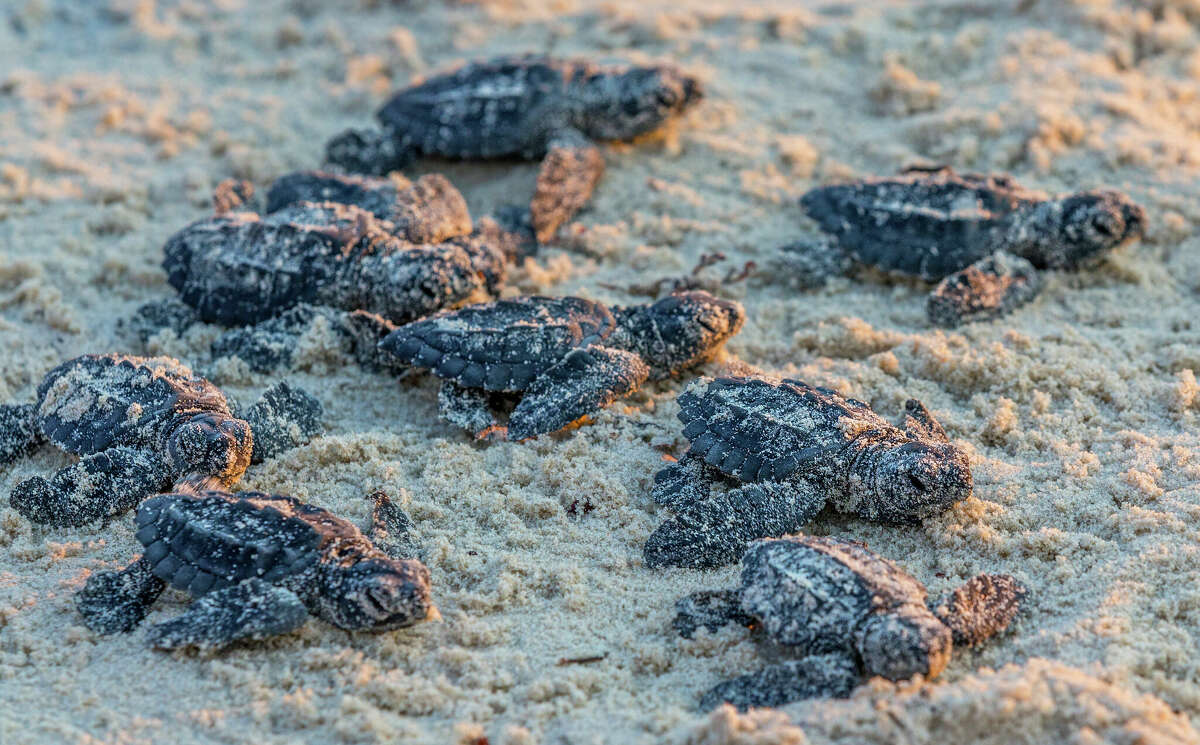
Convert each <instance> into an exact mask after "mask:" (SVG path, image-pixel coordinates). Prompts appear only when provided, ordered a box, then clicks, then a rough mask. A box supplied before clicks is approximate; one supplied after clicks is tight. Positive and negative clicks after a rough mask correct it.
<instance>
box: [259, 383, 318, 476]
mask: <svg viewBox="0 0 1200 745" xmlns="http://www.w3.org/2000/svg"><path fill="white" fill-rule="evenodd" d="M324 413H325V409H324V407H322V406H321V402H320V401H318V400H317V399H316V397H314V396H313V395H312V394H311V393H309V392H308V391H306V390H304V389H303V388H296V387H293V386H291V385H288V383H287V382H286V381H280V382H278V383H276V384H275V385H273V386H271V387H270V388H268V389H267V391H266V392H265V393H263V395H262V398H260V399H259V400H258V403H256V404H254V405H253V406H251V407H250V408H249V409H248V410H247V411H246V412H245V414H244V415H243V416H242V418H243V419H245V420H246V421H247V422H249V423H250V430H251V431H252V432H253V433H254V452H253V454H251V456H250V462H251V463H261V462H263V461H264V460H268V459H270V458H274V457H275V456H276V455H279V454H280V453H282V452H284V451H285V450H290V449H292V448H294V447H297V446H299V445H303V444H304V443H306V442H308V441H309V440H311V439H312V438H314V437H316V436H317V435H319V434H321V432H323V431H324V427H322V426H321V416H322V415H323V414H324Z"/></svg>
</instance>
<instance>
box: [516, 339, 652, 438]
mask: <svg viewBox="0 0 1200 745" xmlns="http://www.w3.org/2000/svg"><path fill="white" fill-rule="evenodd" d="M648 377H650V368H648V367H646V363H644V362H642V359H641V358H640V357H638V356H637V355H636V354H633V353H632V352H626V351H624V350H621V349H610V348H608V347H600V346H591V347H588V348H587V349H575V350H572V351H571V353H570V354H568V355H567V356H566V357H564V358H563V359H562V361H561V362H558V363H557V364H555V365H553V366H551V367H550V368H549V369H547V370H546V371H545V372H543V373H542V374H541V375H539V376H538V377H537V378H535V379H534V381H533V382H532V383H531V384H530V386H529V389H528V390H526V391H525V394H524V395H523V396H522V397H521V402H520V403H518V404H517V407H516V408H515V409H513V412H512V415H511V416H509V418H508V439H510V440H524V439H526V438H528V437H536V436H538V435H543V434H546V433H548V432H555V431H557V430H560V429H562V428H563V427H565V426H567V425H568V424H570V423H571V422H573V421H575V420H576V419H579V418H580V417H583V416H586V415H587V414H590V413H592V412H593V411H596V410H598V409H603V408H604V407H605V406H608V405H609V404H611V403H612V402H613V401H615V400H616V399H618V398H620V397H622V396H627V395H629V394H630V393H633V392H634V391H636V390H637V389H638V387H639V386H641V384H642V383H644V382H645V381H646V378H648Z"/></svg>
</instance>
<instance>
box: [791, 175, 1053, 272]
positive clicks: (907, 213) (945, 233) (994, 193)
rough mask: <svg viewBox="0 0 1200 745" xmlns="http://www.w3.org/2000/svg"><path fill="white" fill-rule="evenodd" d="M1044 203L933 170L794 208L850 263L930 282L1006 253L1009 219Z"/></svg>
mask: <svg viewBox="0 0 1200 745" xmlns="http://www.w3.org/2000/svg"><path fill="white" fill-rule="evenodd" d="M1048 198H1049V197H1048V196H1047V195H1046V194H1044V193H1041V192H1034V191H1028V190H1026V189H1023V188H1021V187H1020V186H1018V185H1017V184H1016V183H1015V182H1014V181H1012V179H1010V178H1008V177H1005V176H983V175H977V174H962V175H959V174H956V173H954V172H953V171H951V170H950V169H939V170H935V171H915V172H910V173H906V174H903V175H900V176H896V177H894V178H882V179H864V180H861V181H855V182H852V183H847V184H835V185H831V186H823V187H819V188H816V189H813V190H811V191H809V192H808V193H807V194H805V195H804V196H803V197H802V198H801V199H800V204H801V206H802V207H803V208H804V210H805V212H806V213H807V214H808V216H809V217H811V218H812V219H813V220H815V221H816V222H817V224H818V225H819V226H820V227H821V229H822V230H824V231H825V232H826V233H829V234H831V235H832V236H834V237H835V238H836V239H837V240H838V242H839V243H840V244H841V247H842V248H843V249H845V250H846V251H847V252H848V253H849V254H850V255H851V256H852V257H853V258H854V259H855V260H856V261H860V262H862V263H864V264H870V265H872V266H877V267H879V268H881V269H886V270H889V271H896V272H900V273H903V274H909V275H912V276H916V277H920V278H922V279H925V280H930V281H932V280H937V279H941V278H942V277H945V276H946V275H948V274H950V273H952V272H956V271H958V270H960V269H963V268H964V267H966V266H968V265H969V264H973V263H974V262H976V261H978V260H979V259H981V258H983V257H984V256H987V255H988V254H990V253H991V252H992V251H994V250H998V249H1002V248H1004V247H1005V246H1003V245H998V243H997V241H998V240H999V239H1001V238H1002V237H1003V236H1004V235H1005V234H1006V232H1007V226H1008V221H1009V219H1010V218H1011V216H1012V215H1013V214H1014V213H1015V212H1017V211H1018V210H1022V209H1027V208H1028V207H1030V206H1031V205H1033V204H1036V203H1037V202H1040V201H1044V200H1046V199H1048Z"/></svg>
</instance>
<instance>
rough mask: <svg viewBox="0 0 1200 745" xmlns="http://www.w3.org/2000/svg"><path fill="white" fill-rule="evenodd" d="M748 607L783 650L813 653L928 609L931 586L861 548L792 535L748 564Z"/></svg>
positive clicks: (764, 546) (751, 555)
mask: <svg viewBox="0 0 1200 745" xmlns="http://www.w3.org/2000/svg"><path fill="white" fill-rule="evenodd" d="M742 567H743V568H742V585H741V588H740V592H741V607H742V611H743V612H745V613H746V614H747V615H749V616H751V617H753V618H757V619H758V620H759V621H760V622H761V623H762V625H763V630H764V631H765V632H766V633H767V634H768V635H769V636H770V637H771V638H772V639H774V640H775V641H777V642H779V643H780V644H787V645H793V646H801V647H803V648H804V649H805V650H806V653H808V652H813V653H820V652H831V651H836V650H838V649H844V648H846V647H847V646H848V644H849V643H850V640H851V638H852V634H853V632H854V630H855V628H856V627H857V626H858V625H859V624H860V623H861V621H863V620H864V619H865V618H866V617H867V616H868V615H870V614H871V613H873V612H886V611H889V610H892V609H895V608H900V607H904V606H921V607H923V606H924V604H925V596H926V593H925V587H924V585H922V584H921V583H920V582H918V581H917V580H916V578H914V577H913V576H912V575H910V574H909V573H908V572H906V571H904V570H903V569H901V568H900V567H899V566H897V565H896V564H894V563H892V562H890V561H888V560H887V559H884V558H882V557H880V556H878V555H876V554H874V553H872V552H871V551H869V550H868V549H867V548H866V547H865V546H863V545H862V544H859V543H854V542H851V541H846V540H842V539H840V538H834V537H818V536H791V537H787V538H783V539H778V540H769V541H760V542H758V543H755V544H754V545H752V546H751V547H750V549H749V550H748V551H747V552H746V554H745V556H744V557H743V559H742Z"/></svg>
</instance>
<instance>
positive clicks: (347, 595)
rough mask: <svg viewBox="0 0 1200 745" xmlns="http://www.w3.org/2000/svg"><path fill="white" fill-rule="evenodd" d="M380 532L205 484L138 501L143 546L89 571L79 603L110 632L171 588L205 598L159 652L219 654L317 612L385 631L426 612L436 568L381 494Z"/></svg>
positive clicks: (129, 626)
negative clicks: (105, 568) (128, 560)
mask: <svg viewBox="0 0 1200 745" xmlns="http://www.w3.org/2000/svg"><path fill="white" fill-rule="evenodd" d="M373 496H374V498H375V499H376V500H377V501H376V507H375V511H374V515H373V518H372V519H373V525H372V528H371V530H369V531H368V532H367V534H364V533H363V532H362V531H360V530H359V529H358V528H356V527H355V526H354V525H352V524H350V523H349V522H347V521H345V520H343V519H341V518H339V517H337V516H336V515H334V514H333V513H331V512H329V511H327V510H323V509H321V508H319V507H314V506H312V505H308V504H305V503H303V502H301V501H300V500H298V499H296V498H294V497H286V496H278V495H273V494H262V493H258V492H242V493H239V494H229V493H227V492H223V491H201V492H198V493H186V494H161V495H158V496H156V497H153V498H152V499H148V500H146V501H145V502H144V503H143V504H142V506H141V507H139V508H138V511H137V517H136V524H137V533H136V536H137V539H138V541H139V542H141V544H142V545H143V546H144V547H145V550H144V552H143V553H142V555H141V556H140V557H138V558H137V559H136V560H135V561H134V562H133V563H132V564H130V565H129V566H128V567H126V568H125V569H123V570H122V571H120V572H100V573H97V574H93V575H92V576H91V577H89V578H88V580H87V583H86V584H85V585H84V587H83V589H82V590H80V591H79V592H78V593H77V594H76V599H75V602H76V607H77V608H78V610H79V612H80V614H81V615H82V616H83V618H84V623H86V624H87V626H88V627H89V628H91V629H92V630H93V631H96V632H98V633H101V634H113V633H118V632H127V631H132V630H133V629H134V628H135V627H136V626H137V625H138V624H139V623H141V621H142V619H143V618H145V617H146V614H147V612H148V611H149V609H150V606H151V605H152V604H153V603H154V601H155V600H156V599H157V598H158V596H159V595H160V594H161V593H162V591H163V590H164V589H165V588H166V587H167V586H168V585H170V586H171V587H173V588H175V589H177V590H182V591H184V592H187V593H189V594H191V595H192V596H193V597H195V598H196V600H195V602H193V603H192V605H191V606H190V607H189V608H188V609H187V610H186V611H185V612H184V613H183V614H182V615H179V616H177V617H175V618H173V619H171V620H169V621H165V622H163V623H159V624H156V625H154V626H153V627H152V628H151V629H150V634H149V642H150V645H151V646H153V647H157V648H159V649H175V648H179V647H199V648H204V649H218V648H221V647H224V646H227V645H229V644H231V643H233V642H235V641H239V640H250V639H262V638H265V637H268V636H274V635H277V634H284V633H287V632H289V631H292V630H293V629H296V628H298V627H299V626H301V625H303V624H304V623H305V621H307V619H308V617H309V616H310V615H312V616H316V617H318V618H320V619H322V620H324V621H327V622H329V623H331V624H333V625H334V626H337V627H338V628H341V629H346V630H349V631H364V630H369V631H386V630H390V629H398V628H402V627H404V626H411V625H412V624H414V623H416V622H418V621H422V620H425V619H428V618H434V617H436V615H437V611H436V609H435V608H434V605H433V602H432V600H431V597H430V577H429V570H428V569H427V568H426V567H425V565H424V564H422V563H421V562H420V561H419V560H417V559H416V558H414V557H413V553H412V544H411V543H410V542H408V541H406V540H403V539H405V538H407V537H408V532H409V530H410V528H411V521H410V520H409V519H408V516H407V515H405V514H404V512H403V511H402V510H401V509H400V508H399V507H397V506H396V505H394V504H393V503H392V502H391V501H390V500H388V499H387V497H386V495H383V494H376V495H373Z"/></svg>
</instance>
